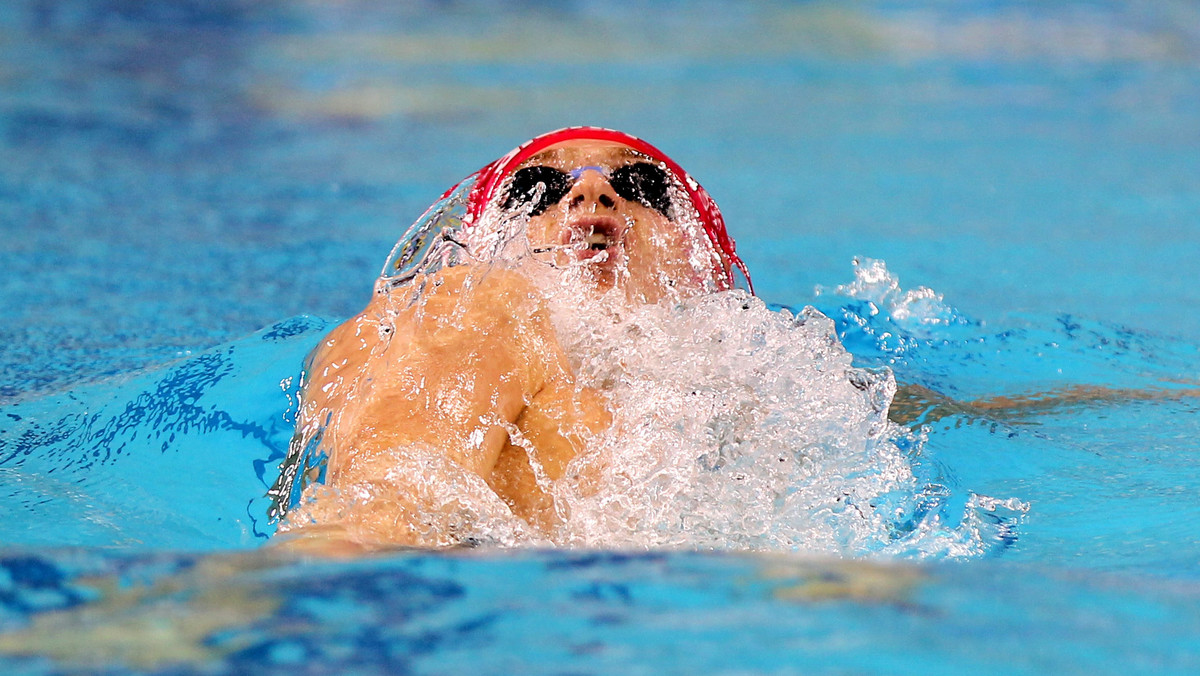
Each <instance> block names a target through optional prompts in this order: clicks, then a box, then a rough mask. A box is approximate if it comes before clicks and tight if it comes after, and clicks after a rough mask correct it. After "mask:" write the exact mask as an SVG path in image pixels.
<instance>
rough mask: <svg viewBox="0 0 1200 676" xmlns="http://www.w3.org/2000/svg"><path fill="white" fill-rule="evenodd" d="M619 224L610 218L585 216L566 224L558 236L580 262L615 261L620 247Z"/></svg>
mask: <svg viewBox="0 0 1200 676" xmlns="http://www.w3.org/2000/svg"><path fill="white" fill-rule="evenodd" d="M621 234H622V233H621V224H620V222H619V221H618V220H617V219H615V218H612V217H611V216H585V217H583V218H578V219H575V220H573V221H571V222H570V223H569V224H567V227H566V228H563V231H562V234H561V235H560V236H559V238H560V241H561V242H562V244H563V245H565V246H567V247H569V248H570V249H571V251H572V252H573V253H574V255H575V258H577V259H578V260H581V261H593V260H594V261H595V262H597V263H599V262H602V261H615V259H616V256H615V254H616V253H617V252H618V251H619V249H620V247H621Z"/></svg>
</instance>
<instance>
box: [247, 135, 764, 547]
mask: <svg viewBox="0 0 1200 676" xmlns="http://www.w3.org/2000/svg"><path fill="white" fill-rule="evenodd" d="M739 275H740V276H741V277H742V278H743V279H744V283H743V285H744V286H746V287H749V275H748V273H747V271H746V269H745V266H744V264H743V263H742V262H741V260H740V259H739V258H738V257H737V255H736V253H735V250H734V244H733V241H732V240H731V239H730V238H729V236H728V234H727V233H726V231H725V227H724V223H723V220H722V218H721V215H720V212H719V210H718V209H717V207H716V205H715V203H714V202H713V201H712V199H711V198H710V197H709V196H708V194H707V193H706V192H705V191H704V189H703V188H701V187H700V186H699V184H697V183H696V182H695V181H694V180H693V179H691V177H690V176H688V175H687V174H686V173H685V172H684V171H683V170H682V169H681V168H680V167H679V166H678V165H677V164H675V163H674V162H673V161H671V160H670V159H669V158H668V157H667V156H666V155H664V154H663V153H662V152H661V151H659V150H657V149H656V148H654V147H653V146H651V145H650V144H648V143H646V142H644V141H641V140H640V139H637V138H634V137H632V136H628V135H626V134H623V133H620V132H615V131H612V130H606V129H600V128H593V127H577V128H569V129H564V130H559V131H557V132H552V133H550V134H546V135H543V136H540V137H537V138H535V139H533V140H532V141H530V142H528V143H526V144H525V145H523V146H521V147H519V148H517V149H516V150H514V151H512V152H511V153H509V154H508V155H506V156H505V157H502V158H500V159H499V160H496V161H495V162H493V163H491V164H489V165H487V166H486V167H484V168H483V169H481V170H480V171H479V172H477V173H475V174H473V175H472V176H470V177H469V178H468V179H466V180H465V181H463V182H462V183H460V184H459V185H457V186H455V187H454V188H451V189H450V190H449V191H447V193H446V194H445V195H443V197H442V199H441V200H440V201H439V202H438V203H436V204H435V205H434V206H432V207H431V208H430V210H429V211H427V212H426V214H425V215H423V216H422V217H421V219H419V220H418V221H417V222H416V223H415V224H414V225H413V226H412V228H410V229H409V231H408V233H406V235H405V237H404V238H402V239H401V241H400V242H399V243H398V244H397V246H396V248H395V249H394V250H393V252H392V255H391V257H390V258H389V259H388V262H387V263H386V265H385V267H384V271H383V275H382V276H381V277H380V278H379V280H378V281H377V282H376V285H375V293H374V296H373V297H372V299H371V301H370V302H369V303H368V305H367V307H366V309H364V310H363V311H362V312H361V313H360V314H359V315H357V316H356V317H354V318H352V319H350V320H349V321H347V322H345V323H344V324H342V325H340V326H339V327H337V328H336V329H334V330H333V331H332V332H331V333H330V334H329V335H328V336H327V337H326V338H325V339H324V340H323V341H322V342H321V343H320V345H319V346H318V348H317V349H316V350H315V351H314V353H313V354H312V355H311V356H310V358H309V363H308V365H307V368H306V372H307V382H306V383H304V388H303V393H302V398H301V405H300V409H299V412H298V415H297V422H296V434H295V436H294V438H293V440H292V444H291V447H290V451H289V454H288V457H287V458H286V459H285V461H284V463H283V467H282V470H281V476H280V479H279V481H278V482H276V484H275V486H274V487H273V488H272V491H271V496H272V499H273V502H274V507H273V513H272V516H273V517H275V518H282V519H283V520H282V522H281V525H280V528H279V530H280V532H281V533H284V534H287V535H288V538H289V540H288V541H289V542H290V543H291V544H292V546H299V547H305V546H308V545H310V544H312V543H314V542H316V543H319V544H318V545H317V546H318V547H319V548H320V549H322V550H330V549H331V548H332V549H336V548H338V547H341V548H343V549H345V550H348V551H353V550H355V549H371V548H375V547H381V546H388V545H418V546H440V545H452V544H456V542H457V540H458V537H459V535H458V534H459V533H461V532H464V528H467V527H468V526H469V524H466V523H464V521H463V520H464V519H465V520H468V521H469V520H471V519H480V518H484V515H480V514H473V513H471V510H472V509H474V510H476V511H477V510H478V505H479V504H485V505H486V504H491V505H493V506H494V507H495V508H496V509H499V510H502V511H503V510H508V511H509V512H510V513H511V514H512V515H515V516H517V517H519V519H520V521H521V523H523V524H525V525H527V526H528V529H529V532H530V533H532V534H533V535H534V536H535V537H537V536H539V535H540V536H545V535H547V534H548V533H550V532H551V531H552V530H553V529H554V527H555V526H556V524H557V522H558V519H559V516H558V513H557V511H556V510H555V505H554V504H553V499H552V498H551V497H550V496H549V494H548V493H547V492H546V490H545V488H544V486H545V482H547V481H550V482H553V481H556V480H558V479H559V478H561V477H562V475H563V473H564V471H565V470H566V467H567V465H568V463H569V462H570V461H571V460H572V458H574V457H575V456H576V455H578V454H579V453H581V452H583V450H584V449H585V447H586V446H587V444H588V442H589V440H590V439H593V438H595V437H596V435H598V434H601V433H602V432H603V431H604V430H605V429H606V428H607V427H608V426H609V425H610V424H611V422H612V415H611V413H610V411H609V409H608V408H607V406H606V400H605V396H604V393H603V392H600V391H597V390H594V389H591V388H588V387H582V386H580V385H579V384H578V383H577V382H576V380H575V376H574V374H573V373H572V370H571V366H570V363H569V362H568V359H567V356H566V354H565V352H564V350H563V347H562V345H561V344H560V340H559V338H558V336H557V335H556V333H555V330H554V327H553V325H552V323H551V317H550V310H549V307H548V305H547V299H546V296H545V288H544V284H545V283H547V282H550V283H559V284H565V285H567V288H569V289H570V290H571V293H573V294H579V295H581V296H586V297H588V298H598V297H607V298H615V299H617V302H619V303H627V304H640V303H657V302H661V301H664V300H681V299H685V298H689V297H693V296H696V295H699V294H706V293H714V292H719V291H723V290H727V289H731V288H734V287H735V285H736V281H737V279H738V276H739ZM333 495H337V496H339V497H340V499H337V500H334V499H331V498H330V496H333ZM468 504H470V505H475V507H470V508H469V507H468ZM331 543H336V544H332V545H331Z"/></svg>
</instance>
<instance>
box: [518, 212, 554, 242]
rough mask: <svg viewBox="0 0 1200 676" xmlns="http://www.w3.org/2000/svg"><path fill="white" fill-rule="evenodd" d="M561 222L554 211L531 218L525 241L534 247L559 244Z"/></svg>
mask: <svg viewBox="0 0 1200 676" xmlns="http://www.w3.org/2000/svg"><path fill="white" fill-rule="evenodd" d="M560 221H561V219H560V218H559V217H558V214H556V213H555V212H554V211H553V210H550V211H547V212H546V213H544V214H542V215H540V216H534V217H533V218H530V219H529V223H528V224H526V226H525V239H527V240H528V241H529V243H530V244H534V245H537V244H550V243H557V242H558V231H559V229H560V228H559V222H560Z"/></svg>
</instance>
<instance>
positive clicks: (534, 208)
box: [504, 162, 671, 218]
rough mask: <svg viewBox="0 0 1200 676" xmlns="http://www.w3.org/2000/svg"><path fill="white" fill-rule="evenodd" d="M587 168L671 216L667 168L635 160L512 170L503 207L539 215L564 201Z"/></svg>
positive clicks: (624, 195) (627, 195) (629, 196)
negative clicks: (610, 165)
mask: <svg viewBox="0 0 1200 676" xmlns="http://www.w3.org/2000/svg"><path fill="white" fill-rule="evenodd" d="M588 171H595V172H597V173H599V174H600V175H601V176H603V177H604V178H606V179H608V184H609V185H611V186H612V189H613V192H615V193H617V195H618V196H619V197H621V198H622V199H626V200H629V201H631V202H637V203H638V204H641V205H642V206H644V207H648V208H650V209H654V210H655V211H657V212H659V213H660V214H662V215H664V216H667V217H668V218H669V217H670V216H669V215H668V214H667V212H668V211H669V210H670V208H671V178H670V175H669V174H668V173H667V170H666V169H663V168H662V167H660V166H658V165H657V164H652V163H650V162H632V163H630V164H624V165H621V166H620V167H617V168H616V169H611V170H610V169H606V168H604V167H599V166H592V165H589V166H586V167H579V168H578V169H572V170H570V171H563V170H562V169H558V168H556V167H550V166H546V165H544V164H539V165H534V166H532V167H524V168H522V169H518V170H516V171H515V172H513V176H512V183H511V184H510V186H509V189H508V195H507V196H506V197H505V198H504V208H505V209H506V210H509V209H514V208H520V209H525V210H528V211H529V215H530V216H540V215H541V214H543V213H545V212H546V210H547V209H549V208H550V207H552V206H554V205H555V204H558V203H559V202H560V201H562V198H564V197H566V196H567V193H569V192H571V188H572V187H574V185H575V184H576V183H578V182H579V180H580V179H581V178H583V175H584V173H586V172H588Z"/></svg>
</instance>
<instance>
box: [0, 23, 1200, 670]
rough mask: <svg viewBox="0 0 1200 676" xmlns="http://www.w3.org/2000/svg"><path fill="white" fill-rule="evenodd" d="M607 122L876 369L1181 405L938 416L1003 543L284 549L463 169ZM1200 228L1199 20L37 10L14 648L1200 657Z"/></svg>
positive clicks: (23, 256) (18, 283)
mask: <svg viewBox="0 0 1200 676" xmlns="http://www.w3.org/2000/svg"><path fill="white" fill-rule="evenodd" d="M580 123H586V124H599V125H605V126H612V127H616V128H619V129H623V130H626V131H629V132H631V133H634V134H637V135H639V136H642V137H644V138H647V139H649V140H651V141H652V142H653V143H655V144H656V145H658V146H659V147H661V148H663V149H664V150H665V151H666V152H668V153H669V154H671V155H672V156H673V157H674V158H675V159H676V160H678V161H679V162H680V164H682V165H683V166H684V167H687V168H688V169H689V170H690V171H691V172H692V173H693V174H694V175H695V176H697V177H698V178H699V180H701V182H703V183H704V185H705V187H706V188H708V190H709V191H710V192H711V193H712V194H713V196H714V197H715V199H716V200H717V201H718V202H719V203H720V204H721V206H722V209H723V211H724V213H725V216H726V220H727V222H728V223H729V225H730V230H731V233H732V234H733V236H734V237H735V238H736V239H737V241H738V250H739V253H740V254H741V255H742V257H743V258H744V259H745V260H746V261H747V263H748V265H749V266H750V269H751V272H752V274H753V275H754V281H755V285H756V289H757V290H758V292H759V294H760V295H761V296H762V297H763V298H764V299H765V300H767V301H768V302H771V303H777V304H781V305H787V306H790V307H801V306H803V305H806V304H813V305H815V306H817V307H818V308H819V309H821V310H822V311H823V312H825V313H826V314H827V315H828V316H830V317H831V318H833V319H834V320H835V321H836V322H837V325H838V330H839V334H840V336H841V337H842V339H843V341H844V343H845V345H846V346H847V348H848V349H849V350H850V351H851V352H852V353H854V355H855V358H856V361H857V362H858V363H859V364H861V365H864V366H889V367H891V368H892V369H893V370H894V372H895V373H896V377H897V379H898V380H899V381H901V382H903V383H910V384H918V385H923V386H926V387H929V388H932V389H934V390H936V391H938V392H941V393H943V394H945V395H948V396H950V397H952V398H954V399H955V400H959V401H968V400H972V399H979V398H988V397H997V396H1019V395H1027V394H1032V393H1038V392H1045V391H1049V390H1055V389H1057V388H1062V387H1065V386H1070V385H1087V386H1103V387H1108V388H1113V389H1120V390H1129V391H1146V390H1148V389H1153V390H1156V391H1159V392H1166V393H1167V395H1168V396H1161V397H1158V398H1153V399H1139V398H1137V397H1114V400H1113V401H1109V402H1101V403H1096V402H1091V403H1079V404H1074V405H1065V406H1057V407H1051V408H1049V409H1047V410H1044V411H1038V412H1034V413H1019V414H1015V413H1014V414H1009V413H1004V414H995V415H991V416H979V415H976V414H973V413H971V412H970V411H963V410H953V411H950V412H949V414H948V415H946V416H944V417H938V416H935V415H930V416H928V417H927V419H926V420H925V422H926V423H927V426H926V427H925V428H921V427H920V424H919V423H916V424H914V425H913V429H914V432H915V433H916V434H918V435H921V436H923V437H924V439H923V441H922V442H921V443H919V444H917V445H915V446H913V453H914V456H913V457H912V458H911V461H912V463H913V466H914V471H915V472H916V473H917V474H918V476H919V478H920V480H921V481H922V482H923V484H924V485H926V486H932V485H938V486H942V487H943V488H944V491H943V492H942V493H941V494H940V497H939V494H937V493H936V491H934V492H927V493H926V494H924V495H923V496H922V498H921V500H918V501H916V502H915V503H914V504H916V505H917V506H918V507H919V509H922V510H926V511H927V512H928V513H930V514H933V515H935V516H937V517H938V518H936V519H926V520H923V521H922V520H919V519H916V518H914V519H912V520H911V521H909V522H907V523H910V524H912V523H924V524H931V523H932V524H937V523H941V521H939V519H943V518H944V522H945V526H946V529H947V531H948V532H949V531H953V530H954V529H955V528H959V527H960V526H961V523H960V520H961V519H962V515H963V511H964V507H963V505H964V504H965V503H966V502H967V501H968V500H969V499H970V496H971V495H972V494H980V495H988V496H995V497H1002V498H1007V497H1014V498H1017V499H1019V500H1020V501H1022V502H1024V503H1026V504H1028V506H1029V509H1028V512H1026V513H1012V514H1006V513H1000V514H998V515H997V516H996V517H995V519H994V520H993V521H992V522H988V523H983V524H981V528H983V529H984V534H983V538H982V542H983V543H984V544H985V545H986V546H983V547H979V548H977V550H976V551H968V552H959V553H957V554H956V553H951V552H947V551H946V550H944V549H943V550H939V551H937V552H932V553H930V552H921V551H908V552H902V553H897V554H892V555H887V556H882V557H879V558H876V559H872V561H871V562H870V563H869V564H863V563H859V562H845V561H840V560H837V559H830V560H826V559H820V560H811V559H808V558H803V557H796V556H790V555H787V554H777V555H761V554H746V553H736V552H732V553H703V552H698V553H686V552H648V553H642V552H631V553H627V554H620V553H613V552H599V553H587V552H515V553H495V552H492V553H488V552H475V553H472V552H459V553H453V554H436V555H435V554H423V553H397V554H394V555H390V556H383V557H377V558H372V559H368V560H362V561H354V562H324V563H314V562H305V561H294V560H283V559H279V558H275V555H270V554H254V552H258V551H259V547H260V545H261V543H262V542H264V541H265V539H266V538H267V536H268V535H269V534H270V532H271V530H272V526H271V524H268V523H266V522H265V519H264V514H265V503H264V501H263V499H262V493H263V491H264V490H265V487H266V486H267V485H269V484H270V482H271V480H272V479H273V476H272V474H271V473H272V471H273V470H274V466H275V464H276V463H277V462H278V460H279V459H280V457H281V456H282V453H283V451H284V449H285V447H286V443H287V439H288V437H289V436H290V433H291V427H290V421H289V419H288V415H289V406H290V402H291V399H290V398H289V397H294V394H295V393H294V382H295V381H294V380H293V381H290V382H288V381H287V379H288V378H290V377H293V376H295V375H296V374H297V373H298V371H299V363H300V360H301V359H302V357H303V355H304V354H305V353H306V351H307V350H308V349H309V348H310V347H311V346H312V345H313V344H315V342H316V341H317V340H318V339H319V338H320V336H321V335H322V334H323V331H325V330H327V329H328V327H329V326H330V325H331V324H332V323H334V322H336V321H339V320H340V319H342V318H344V317H347V316H349V315H350V314H352V313H354V312H356V311H357V310H358V309H360V308H361V306H362V305H363V304H364V303H365V300H366V298H367V294H368V293H369V292H370V283H371V280H372V279H373V278H374V276H375V274H376V273H377V271H378V268H379V266H380V265H381V264H382V262H383V259H384V257H386V254H387V251H388V250H389V248H390V247H391V245H392V243H393V242H394V241H395V239H396V238H397V237H398V236H399V234H400V233H401V232H402V231H403V229H404V228H405V227H406V226H407V225H408V223H409V222H411V221H412V220H413V219H414V218H415V217H416V216H417V215H419V213H420V212H421V211H422V210H423V209H424V207H425V206H427V205H428V204H429V202H431V201H432V200H433V199H434V198H436V196H437V195H439V194H440V193H441V191H442V190H444V189H445V188H446V187H447V186H449V185H450V184H452V183H454V182H455V181H457V180H458V179H460V178H462V177H463V176H464V175H466V174H467V173H469V172H471V171H473V170H474V169H476V168H478V167H479V166H480V165H482V164H483V163H485V162H487V161H489V160H491V159H493V158H495V157H497V156H499V155H500V154H502V153H504V152H506V151H507V150H508V149H510V148H511V147H512V146H514V145H515V144H517V143H519V142H520V141H522V140H524V139H526V138H529V137H531V136H533V135H535V134H537V133H540V132H543V131H546V130H548V129H552V128H556V127H560V126H565V125H568V124H580ZM1198 226H1200V11H1198V10H1197V9H1196V8H1195V6H1194V5H1192V4H1189V3H1183V2H1158V3H1138V2H1117V1H1115V0H1110V1H1107V2H1089V3H1056V4H1053V5H1045V4H1042V3H1022V2H967V3H953V4H950V3H939V2H925V3H914V4H907V3H905V4H901V3H891V2H883V1H879V2H855V3H846V4H824V3H785V2H765V1H764V2H758V3H743V4H738V5H725V4H719V3H687V4H686V5H685V4H683V3H674V2H658V3H652V4H650V5H649V6H643V5H641V4H634V3H615V4H612V3H598V2H596V3H593V2H564V3H555V4H554V5H553V6H548V5H543V4H542V3H532V2H531V3H526V4H519V5H514V6H512V7H508V8H505V9H502V10H497V9H496V8H494V7H493V6H492V5H490V4H484V3H470V2H460V3H435V2H428V3H416V4H404V5H401V4H400V3H387V2H382V1H380V2H370V1H366V0H363V1H358V2H342V3H328V4H325V3H303V2H298V1H296V2H284V1H279V2H256V3H251V2H232V1H226V2H198V1H197V2H184V1H180V2H173V3H136V2H130V1H125V0H101V1H92V2H82V1H81V2H50V1H43V2H37V1H34V0H21V1H15V2H9V3H5V4H4V5H3V6H2V7H0V227H2V228H3V232H2V235H3V237H2V241H0V294H2V295H0V298H3V305H2V306H0V319H2V321H0V409H2V410H0V542H2V543H3V545H4V547H3V549H0V670H2V671H5V672H6V673H7V672H15V673H53V672H56V671H59V670H68V671H69V670H78V669H83V670H92V671H97V672H117V671H121V670H123V669H129V668H132V669H136V670H141V671H160V672H170V673H180V672H183V673H213V672H221V671H228V672H237V671H245V670H249V669H259V670H262V671H267V672H272V671H280V672H282V671H289V672H297V671H299V672H304V671H311V672H314V673H329V672H335V671H349V670H351V669H359V670H362V671H368V672H370V671H376V672H380V671H388V672H395V673H404V672H418V673H459V672H462V671H465V670H467V669H476V670H480V671H484V672H489V673H513V672H537V673H613V672H629V673H643V672H644V673H651V672H653V673H659V672H676V673H695V672H711V673H746V672H755V673H800V672H804V673H917V672H923V673H929V672H932V673H961V672H963V671H967V670H971V671H975V672H979V673H1101V672H1109V673H1128V672H1156V673H1195V672H1197V671H1200V568H1198V567H1197V563H1196V562H1197V561H1200V538H1198V537H1197V536H1196V535H1195V524H1196V523H1197V521H1198V517H1200V506H1198V505H1197V501H1196V500H1195V495H1196V494H1197V492H1198V490H1200V480H1198V479H1197V478H1196V477H1200V471H1198V470H1200V467H1198V464H1200V461H1198V460H1197V459H1196V454H1195V452H1194V449H1195V447H1196V439H1197V438H1198V437H1200V422H1198V419H1197V416H1196V415H1195V414H1196V411H1197V408H1198V403H1200V399H1198V398H1195V397H1192V396H1188V395H1186V394H1177V395H1171V392H1175V393H1179V392H1181V391H1182V390H1184V389H1187V388H1189V387H1194V386H1195V382H1196V380H1197V376H1198V373H1197V371H1198V370H1200V369H1198V368H1197V366H1196V364H1197V358H1198V356H1200V355H1198V354H1197V353H1198V352H1200V347H1198V346H1200V313H1197V312H1195V311H1194V308H1196V307H1200V287H1198V286H1197V285H1196V283H1195V281H1194V277H1195V276H1194V274H1192V269H1193V265H1194V263H1193V261H1194V260H1195V259H1196V257H1197V253H1200V246H1197V244H1198V241H1197V239H1198V237H1200V235H1198V234H1197V233H1200V227H1198ZM855 257H860V259H859V260H860V266H859V269H861V268H862V267H863V266H868V265H869V262H868V259H871V260H878V261H883V262H885V264H886V268H887V270H888V271H889V273H890V274H891V275H892V276H893V277H892V278H889V279H893V278H894V279H895V280H898V282H899V284H900V286H901V288H902V289H903V290H911V289H915V288H918V287H928V288H930V289H933V290H934V291H935V292H936V294H938V295H940V298H941V300H940V302H937V303H931V304H929V305H928V306H922V307H914V306H912V305H909V304H905V303H903V302H898V301H897V296H896V295H892V296H886V294H884V293H883V291H882V290H881V289H880V288H867V289H863V288H859V289H857V290H853V289H847V288H845V287H846V286H847V285H850V284H851V283H852V282H853V281H854V280H855V272H856V268H855V266H854V265H853V263H852V261H853V260H854V259H855ZM838 287H843V289H842V290H841V291H839V290H838ZM910 516H912V515H910ZM905 523H906V522H905V521H904V519H901V520H899V521H898V522H897V527H898V528H903V527H904V525H905ZM886 544H887V543H880V550H882V549H884V548H885V545H886ZM6 637H7V638H6ZM14 645H20V646H25V649H23V650H16V649H14V647H13V646H14Z"/></svg>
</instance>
